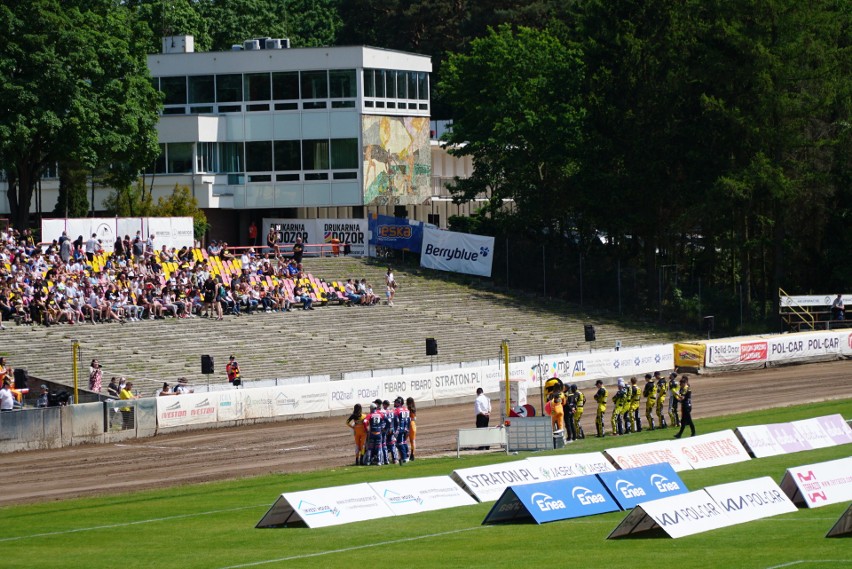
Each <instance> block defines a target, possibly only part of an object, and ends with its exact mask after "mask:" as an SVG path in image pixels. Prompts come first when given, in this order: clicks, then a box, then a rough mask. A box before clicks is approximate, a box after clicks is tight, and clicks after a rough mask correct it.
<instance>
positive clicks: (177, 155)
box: [168, 142, 192, 174]
mask: <svg viewBox="0 0 852 569" xmlns="http://www.w3.org/2000/svg"><path fill="white" fill-rule="evenodd" d="M168 168H169V174H191V173H192V143H191V142H172V143H169V144H168Z"/></svg>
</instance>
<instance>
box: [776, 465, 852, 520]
mask: <svg viewBox="0 0 852 569" xmlns="http://www.w3.org/2000/svg"><path fill="white" fill-rule="evenodd" d="M781 489H782V490H783V491H784V493H785V494H786V495H787V496H788V497H789V498H790V499H791V500H792V501H793V503H794V504H796V505H797V506H801V505H805V506H807V507H808V508H818V507H820V506H827V505H829V504H837V503H838V502H848V501H849V500H852V456H849V457H846V458H841V459H838V460H830V461H828V462H819V463H817V464H808V465H805V466H796V467H794V468H788V469H787V472H786V474H784V479H783V480H781Z"/></svg>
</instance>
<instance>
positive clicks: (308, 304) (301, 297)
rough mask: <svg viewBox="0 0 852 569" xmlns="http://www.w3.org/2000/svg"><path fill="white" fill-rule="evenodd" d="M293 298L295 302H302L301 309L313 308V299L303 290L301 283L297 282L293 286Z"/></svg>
mask: <svg viewBox="0 0 852 569" xmlns="http://www.w3.org/2000/svg"><path fill="white" fill-rule="evenodd" d="M293 300H294V301H295V302H301V303H302V310H313V309H314V307H313V304H314V301H313V299H312V298H311V295H309V294H308V293H307V292H306V291H305V289H304V288H302V285H300V284H297V285H296V286H295V288H293Z"/></svg>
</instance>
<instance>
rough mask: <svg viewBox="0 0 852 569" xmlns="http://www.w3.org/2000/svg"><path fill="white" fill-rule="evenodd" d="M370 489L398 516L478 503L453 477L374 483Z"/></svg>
mask: <svg viewBox="0 0 852 569" xmlns="http://www.w3.org/2000/svg"><path fill="white" fill-rule="evenodd" d="M370 487H371V488H372V489H373V491H375V493H376V495H377V496H378V497H379V499H380V500H382V501H383V502H384V503H385V505H386V506H387V507H388V509H389V510H390V511H392V512H393V513H394V515H397V516H403V515H406V514H416V513H419V512H428V511H431V510H443V509H445V508H457V507H459V506H472V505H474V504H476V500H474V499H473V497H472V496H471V495H470V494H468V493H467V492H465V491H464V490H462V489H461V487H460V486H459V485H458V484H456V483H455V482H453V480H452V478H450V477H449V476H427V477H424V478H409V479H407V480H389V481H387V482H370Z"/></svg>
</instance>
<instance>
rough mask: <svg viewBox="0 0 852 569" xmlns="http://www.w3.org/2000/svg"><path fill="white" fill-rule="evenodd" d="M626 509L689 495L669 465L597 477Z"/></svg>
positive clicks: (610, 473)
mask: <svg viewBox="0 0 852 569" xmlns="http://www.w3.org/2000/svg"><path fill="white" fill-rule="evenodd" d="M598 478H600V480H601V482H603V484H604V486H606V488H607V490H609V493H610V494H612V496H613V498H615V501H616V502H618V505H619V506H621V509H623V510H629V509H630V508H633V507H634V506H637V505H638V504H640V503H642V502H649V501H651V500H657V499H659V498H666V497H668V496H676V495H678V494H685V493H687V492H689V490H688V489H687V487H686V484H684V483H683V481H682V480H681V479H680V476H678V475H677V473H676V472H675V471H674V469H673V468H672V467H671V465H670V464H667V463H660V464H655V465H653V466H643V467H640V468H628V469H625V470H613V471H612V472H604V473H601V474H599V475H598Z"/></svg>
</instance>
